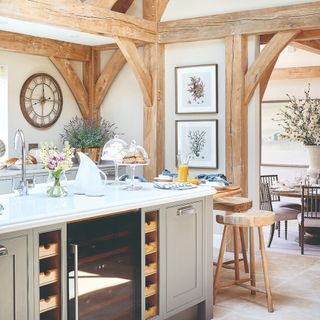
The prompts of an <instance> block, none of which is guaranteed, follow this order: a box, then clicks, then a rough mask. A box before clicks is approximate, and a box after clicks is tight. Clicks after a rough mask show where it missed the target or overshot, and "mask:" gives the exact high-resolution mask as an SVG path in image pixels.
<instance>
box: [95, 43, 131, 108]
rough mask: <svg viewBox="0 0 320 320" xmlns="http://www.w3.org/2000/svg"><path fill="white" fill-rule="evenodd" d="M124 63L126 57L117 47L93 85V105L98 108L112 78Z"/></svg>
mask: <svg viewBox="0 0 320 320" xmlns="http://www.w3.org/2000/svg"><path fill="white" fill-rule="evenodd" d="M125 64H126V58H125V57H124V56H123V54H122V52H121V50H119V49H117V50H116V51H115V52H114V53H113V55H112V56H111V58H110V59H109V61H108V62H107V63H106V65H105V67H104V68H103V70H102V72H101V74H100V76H99V78H98V80H97V82H96V86H95V106H96V108H100V106H101V104H102V102H103V100H104V98H105V96H106V94H107V93H108V91H109V89H110V87H111V85H112V83H113V81H114V79H115V78H116V77H117V75H118V74H119V72H120V71H121V69H122V68H123V66H124V65H125Z"/></svg>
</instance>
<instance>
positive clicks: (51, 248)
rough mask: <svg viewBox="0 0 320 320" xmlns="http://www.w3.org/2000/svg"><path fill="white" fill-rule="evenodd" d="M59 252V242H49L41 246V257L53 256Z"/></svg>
mask: <svg viewBox="0 0 320 320" xmlns="http://www.w3.org/2000/svg"><path fill="white" fill-rule="evenodd" d="M58 254H59V245H58V243H48V244H45V245H42V246H40V247H39V259H44V258H48V257H53V256H56V255H58Z"/></svg>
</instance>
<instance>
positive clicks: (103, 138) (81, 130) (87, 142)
mask: <svg viewBox="0 0 320 320" xmlns="http://www.w3.org/2000/svg"><path fill="white" fill-rule="evenodd" d="M116 129H117V128H116V127H115V124H114V123H110V122H109V121H107V120H104V119H102V118H99V119H98V120H89V119H83V118H80V117H78V116H76V117H74V118H72V119H71V120H70V121H69V123H68V124H67V125H65V126H64V132H63V133H62V134H61V138H62V140H63V141H69V143H70V146H71V147H73V148H75V149H76V151H81V152H84V153H86V154H87V155H88V156H89V157H90V158H91V159H92V160H93V161H99V160H100V157H101V149H102V147H103V146H104V144H105V143H106V142H107V141H108V140H110V139H112V138H113V137H114V135H115V130H116Z"/></svg>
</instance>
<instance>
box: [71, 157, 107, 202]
mask: <svg viewBox="0 0 320 320" xmlns="http://www.w3.org/2000/svg"><path fill="white" fill-rule="evenodd" d="M78 155H79V158H80V165H79V169H78V172H77V176H76V180H75V182H74V185H73V192H74V193H75V194H85V195H86V196H92V197H99V196H103V195H104V193H105V184H106V181H107V176H106V174H105V173H104V172H103V171H101V170H100V169H99V168H98V167H97V166H96V164H95V163H94V162H93V161H92V160H91V159H90V158H89V157H87V156H86V155H85V154H84V153H82V152H78ZM101 175H102V176H103V178H104V180H102V179H101Z"/></svg>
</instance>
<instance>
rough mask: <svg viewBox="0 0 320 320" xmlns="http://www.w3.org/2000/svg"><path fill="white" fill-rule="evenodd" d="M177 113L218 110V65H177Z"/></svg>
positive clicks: (214, 111) (213, 111)
mask: <svg viewBox="0 0 320 320" xmlns="http://www.w3.org/2000/svg"><path fill="white" fill-rule="evenodd" d="M175 70H176V72H175V76H176V79H175V80H176V113H178V114H179V113H217V112H218V79H217V78H218V65H217V64H212V65H199V66H185V67H176V69H175Z"/></svg>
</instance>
